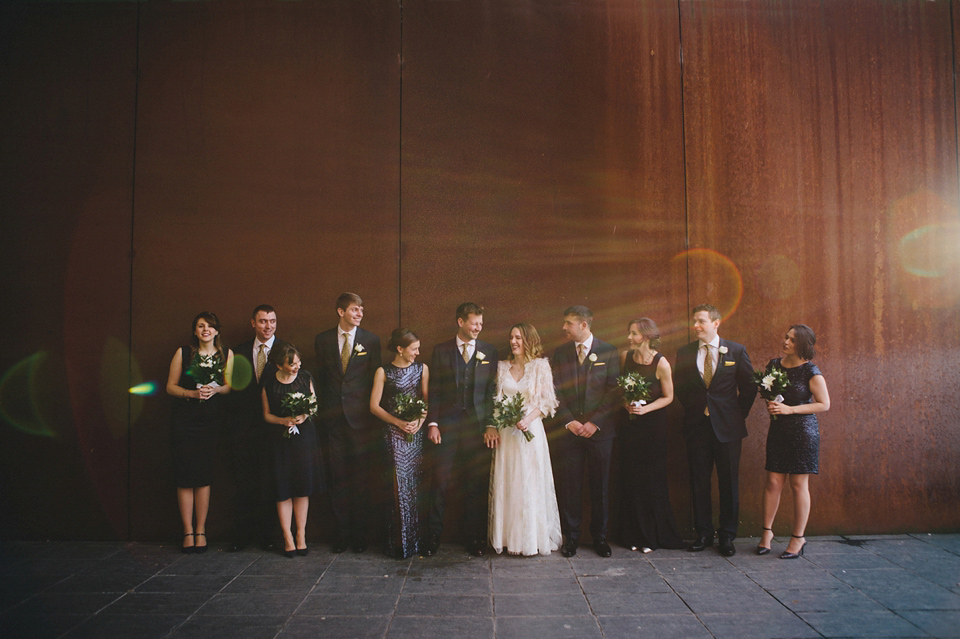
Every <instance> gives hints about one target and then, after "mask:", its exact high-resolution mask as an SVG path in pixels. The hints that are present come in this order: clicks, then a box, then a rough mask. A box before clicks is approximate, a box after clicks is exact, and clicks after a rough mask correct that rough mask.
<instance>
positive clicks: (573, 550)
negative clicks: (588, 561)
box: [560, 541, 577, 557]
mask: <svg viewBox="0 0 960 639" xmlns="http://www.w3.org/2000/svg"><path fill="white" fill-rule="evenodd" d="M560 554H561V555H563V556H564V557H573V556H574V555H576V554H577V542H575V541H566V542H564V543H563V545H562V546H560Z"/></svg>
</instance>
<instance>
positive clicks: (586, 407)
mask: <svg viewBox="0 0 960 639" xmlns="http://www.w3.org/2000/svg"><path fill="white" fill-rule="evenodd" d="M592 325H593V313H591V312H590V309H589V308H587V307H586V306H571V307H570V308H568V309H567V310H565V311H564V312H563V333H564V335H565V336H566V338H567V340H568V342H567V343H566V344H563V345H562V346H560V347H559V348H557V350H556V351H555V352H554V355H553V383H554V386H556V388H557V399H558V400H559V401H560V406H559V408H557V415H556V419H555V420H554V423H555V424H556V425H557V427H558V431H559V432H556V433H551V439H554V445H553V459H554V462H555V464H556V468H557V497H558V502H559V506H560V525H561V528H562V529H563V534H564V535H565V537H566V541H564V543H563V546H561V548H560V553H561V554H562V555H563V556H564V557H572V556H574V555H575V554H577V547H578V545H579V543H580V520H581V519H582V517H583V498H582V495H581V492H582V488H583V486H582V484H583V469H584V467H586V469H587V475H588V477H589V479H590V504H591V515H590V535H591V537H593V548H594V550H596V551H597V554H598V555H600V556H601V557H609V556H610V555H611V554H612V552H611V550H610V544H608V543H607V527H608V522H609V518H610V504H609V487H610V462H611V460H612V458H613V438H614V436H615V435H616V430H617V429H616V416H617V408H618V402H619V399H620V395H619V391H618V388H617V376H618V375H619V374H620V358H619V356H618V355H617V349H616V348H614V347H613V346H611V345H610V344H607V343H606V342H603V341H601V340H599V339H597V338H595V337H594V336H593V333H591V332H590V328H591V326H592ZM559 427H562V428H563V429H564V430H559Z"/></svg>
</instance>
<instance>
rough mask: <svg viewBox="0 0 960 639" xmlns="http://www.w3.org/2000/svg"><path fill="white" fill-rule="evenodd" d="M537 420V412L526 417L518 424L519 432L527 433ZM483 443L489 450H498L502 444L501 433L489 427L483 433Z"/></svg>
mask: <svg viewBox="0 0 960 639" xmlns="http://www.w3.org/2000/svg"><path fill="white" fill-rule="evenodd" d="M536 418H537V413H536V411H534V412H531V413H528V414H527V416H526V417H524V418H523V419H521V420H520V421H519V422H517V424H516V426H517V430H519V431H520V432H525V431H526V430H527V428H529V426H530V424H532V423H533V420H535V419H536ZM483 443H484V444H485V445H486V446H487V448H496V447H497V446H498V445H499V444H500V432H499V431H498V430H497V429H496V428H494V427H493V426H487V429H486V430H485V431H484V432H483Z"/></svg>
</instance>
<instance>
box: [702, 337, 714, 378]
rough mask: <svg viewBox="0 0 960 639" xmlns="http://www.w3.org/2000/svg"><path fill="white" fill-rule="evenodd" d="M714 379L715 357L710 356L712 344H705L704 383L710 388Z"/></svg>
mask: <svg viewBox="0 0 960 639" xmlns="http://www.w3.org/2000/svg"><path fill="white" fill-rule="evenodd" d="M712 379H713V357H711V356H710V346H709V345H707V344H704V345H703V385H704V386H706V387H707V388H710V381H711V380H712Z"/></svg>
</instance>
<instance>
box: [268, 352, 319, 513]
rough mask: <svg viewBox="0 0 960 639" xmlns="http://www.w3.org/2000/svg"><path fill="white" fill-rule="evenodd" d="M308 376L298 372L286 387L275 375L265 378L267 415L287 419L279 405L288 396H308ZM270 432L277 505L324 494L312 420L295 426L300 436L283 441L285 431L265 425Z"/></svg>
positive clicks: (284, 429) (282, 428) (306, 372)
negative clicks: (298, 498) (290, 394)
mask: <svg viewBox="0 0 960 639" xmlns="http://www.w3.org/2000/svg"><path fill="white" fill-rule="evenodd" d="M311 380H312V378H311V377H310V373H309V372H308V371H306V370H304V369H300V372H299V373H298V374H297V378H296V379H295V380H293V381H292V382H291V383H289V384H284V383H281V382H280V380H278V379H277V376H276V375H268V376H267V379H266V381H264V383H263V390H264V391H266V393H267V403H268V404H269V405H270V414H271V415H276V416H277V417H290V415H288V414H286V411H285V410H284V409H283V408H282V406H281V402H283V398H284V397H286V396H287V394H288V393H303V394H304V395H309V394H310V381H311ZM264 427H265V428H269V429H270V440H271V442H272V445H273V460H272V461H273V480H274V481H273V488H274V493H275V495H274V498H275V499H276V500H277V501H286V500H288V499H291V498H293V497H309V496H310V495H312V494H313V493H314V492H320V491H322V490H323V487H324V486H323V472H321V466H320V451H319V449H318V448H317V431H316V429H315V428H314V426H313V418H308V419H307V420H306V421H304V422H303V423H302V424H300V425H299V426H297V428H299V429H300V434H299V435H291V436H290V437H289V438H287V437H284V436H283V434H284V433H285V432H286V430H287V429H286V428H284V427H283V426H279V425H277V424H265V425H264Z"/></svg>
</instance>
